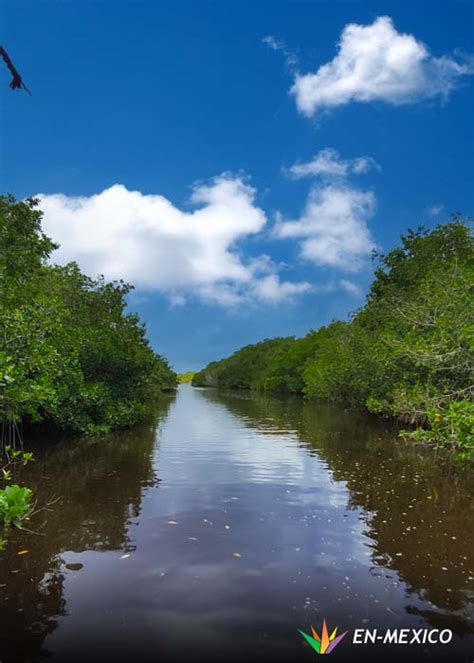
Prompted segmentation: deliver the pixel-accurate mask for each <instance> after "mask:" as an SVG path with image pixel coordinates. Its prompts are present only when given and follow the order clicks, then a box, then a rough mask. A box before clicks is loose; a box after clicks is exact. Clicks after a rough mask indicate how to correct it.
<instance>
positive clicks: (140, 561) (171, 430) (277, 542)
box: [45, 387, 468, 661]
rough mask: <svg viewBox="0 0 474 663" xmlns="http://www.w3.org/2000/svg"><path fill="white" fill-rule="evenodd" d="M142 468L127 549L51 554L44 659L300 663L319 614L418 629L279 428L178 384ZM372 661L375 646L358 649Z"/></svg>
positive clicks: (337, 504) (352, 512)
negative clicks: (57, 600) (54, 586)
mask: <svg viewBox="0 0 474 663" xmlns="http://www.w3.org/2000/svg"><path fill="white" fill-rule="evenodd" d="M111 463H113V459H111ZM153 463H154V469H155V472H156V474H157V476H158V477H159V479H160V483H158V484H157V485H155V486H151V487H144V488H143V489H142V500H141V508H140V512H139V513H138V515H135V516H134V515H133V512H130V514H131V515H130V519H129V525H128V539H129V543H128V544H127V545H126V546H125V547H124V548H123V549H121V550H108V551H106V552H100V553H99V552H96V551H94V550H89V551H85V552H72V551H70V552H65V553H64V554H62V560H63V563H64V565H66V564H67V565H68V567H69V568H67V569H65V571H66V575H65V583H64V596H65V599H66V606H67V615H66V616H65V617H62V618H60V619H59V628H58V629H56V630H55V631H53V633H52V634H51V635H50V636H49V637H47V639H46V642H45V646H46V649H48V650H50V651H53V652H56V654H57V655H58V656H59V659H56V658H55V659H54V660H61V661H62V660H71V659H72V658H73V657H74V656H76V655H77V656H78V658H81V657H84V656H85V655H86V650H87V651H88V652H89V653H90V652H92V651H93V652H94V653H95V655H98V654H97V652H99V653H100V652H102V653H103V654H104V655H105V653H107V652H108V653H110V651H109V649H110V647H111V644H110V643H111V642H113V652H114V658H115V660H122V657H123V660H127V659H128V657H135V656H136V653H137V651H140V657H139V658H138V659H137V660H148V658H147V657H148V656H149V660H159V657H160V656H162V657H165V659H166V657H172V656H173V655H176V656H178V655H183V656H184V655H186V657H187V658H189V657H192V655H193V654H195V653H196V652H201V654H202V655H203V656H205V658H207V659H208V660H211V659H212V658H213V657H215V660H224V658H223V652H225V659H226V660H229V656H230V654H229V642H230V641H231V640H232V642H233V644H232V651H233V652H234V654H235V656H236V659H237V658H241V657H242V656H247V658H248V656H249V653H250V654H252V655H253V656H256V655H257V654H258V656H259V658H260V660H263V658H265V657H266V656H268V657H269V660H270V659H271V660H280V659H281V660H293V658H294V657H295V656H303V655H306V656H308V652H307V651H306V650H305V649H304V648H302V644H301V642H300V639H299V637H298V635H297V629H298V628H308V627H309V625H310V624H312V623H314V624H315V626H317V625H319V624H320V622H321V621H322V618H323V617H326V618H327V619H328V620H329V621H330V623H331V624H341V627H343V628H349V629H352V628H358V627H362V626H367V627H377V628H385V627H387V628H388V627H389V628H396V627H399V628H400V627H408V628H420V627H422V626H426V625H429V624H428V622H427V621H426V619H425V618H424V617H423V616H422V615H420V614H409V613H408V612H407V605H409V606H411V608H410V609H411V611H412V612H413V613H416V611H423V610H424V611H428V612H429V613H430V612H436V610H435V606H434V605H431V604H430V603H429V601H422V600H421V599H420V598H419V597H417V595H416V594H413V595H411V596H409V590H410V588H409V586H408V585H406V584H405V583H404V582H403V581H401V580H400V578H399V575H398V574H397V572H395V571H394V570H391V569H389V568H388V567H387V566H375V565H374V561H373V558H374V555H375V552H376V550H375V549H376V545H377V541H376V540H375V539H374V532H373V530H371V528H370V523H369V522H368V521H367V514H366V513H365V512H364V511H362V510H361V509H360V508H357V507H356V508H353V507H351V506H349V493H348V489H347V482H346V481H344V480H339V481H338V480H335V479H334V477H333V472H332V471H330V470H329V469H328V464H327V462H326V461H325V460H323V459H322V457H321V456H319V455H318V454H316V453H315V452H314V451H313V452H311V453H310V452H309V449H308V448H307V447H306V446H304V445H303V444H302V440H301V436H300V435H298V434H297V432H296V430H295V429H292V428H291V427H290V426H288V427H287V428H285V426H284V425H282V422H281V421H278V422H277V421H274V420H272V418H271V417H269V416H266V417H264V418H263V419H262V422H261V423H259V424H258V425H256V423H255V419H252V420H250V419H247V418H246V417H245V416H243V417H240V416H236V415H235V414H233V413H232V412H231V411H230V410H229V409H228V408H227V407H226V406H225V405H224V404H222V403H220V402H219V400H218V399H217V398H209V397H208V395H207V394H206V393H204V392H201V391H196V390H192V389H191V388H189V387H185V388H182V389H181V390H180V394H179V396H178V398H177V400H176V401H175V402H174V403H173V404H172V406H171V408H170V410H169V413H168V416H167V417H166V418H165V420H164V421H163V422H162V424H161V427H160V431H159V434H158V436H157V444H156V447H155V451H154V460H153ZM122 471H123V470H122ZM124 555H126V556H125V557H124ZM385 559H390V557H389V556H386V557H385ZM80 564H82V565H83V566H82V568H80V567H79V565H80ZM442 627H444V626H442ZM467 645H468V643H467V641H465V640H463V641H460V643H458V644H457V645H456V646H458V647H459V648H460V651H461V650H462V651H467V649H466V647H467ZM108 648H109V649H108ZM341 649H342V646H341ZM453 651H454V650H453ZM350 652H351V647H350V646H349V647H347V649H346V653H347V654H348V655H349V654H350ZM386 653H387V651H386V649H384V650H382V654H383V655H386ZM418 654H419V655H420V656H421V653H420V652H418ZM371 656H373V657H375V658H377V657H380V652H379V651H378V650H377V648H373V649H372V650H371V651H367V650H366V649H364V658H365V659H366V660H367V659H369V658H370V657H371ZM94 660H95V659H94ZM183 660H184V659H183ZM252 660H253V659H252ZM255 660H256V659H255ZM370 660H371V659H370ZM418 660H419V659H418Z"/></svg>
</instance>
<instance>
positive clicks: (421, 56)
mask: <svg viewBox="0 0 474 663" xmlns="http://www.w3.org/2000/svg"><path fill="white" fill-rule="evenodd" d="M473 73H474V65H473V60H472V58H465V59H464V60H460V59H459V58H458V59H457V60H456V59H454V58H452V57H448V56H442V57H434V56H433V55H431V54H430V52H429V50H428V48H427V47H426V46H425V45H424V44H423V43H422V42H421V41H419V40H417V39H416V38H415V37H414V36H413V35H410V34H403V33H400V32H397V30H396V28H395V27H394V25H393V22H392V19H391V18H390V17H388V16H381V17H379V18H377V19H376V20H375V21H374V22H373V23H372V24H370V25H358V24H356V23H351V24H348V25H346V26H345V27H344V29H343V31H342V34H341V37H340V40H339V44H338V52H337V55H336V56H335V57H334V59H333V60H331V61H330V62H328V63H326V64H324V65H322V66H320V67H319V69H318V70H317V71H316V73H309V74H297V75H296V77H295V81H294V84H293V87H292V88H291V93H292V94H293V95H294V96H295V98H296V103H297V107H298V109H299V110H300V111H301V112H302V113H303V114H305V115H307V116H311V115H313V114H314V113H315V112H317V111H318V110H320V109H327V108H334V107H337V106H342V105H343V104H347V103H349V102H351V101H359V102H370V101H384V102H386V103H389V104H394V105H399V104H413V103H416V102H418V101H420V100H421V99H428V98H433V97H436V96H442V97H447V96H448V95H449V93H450V92H451V91H452V89H453V88H454V87H455V85H456V83H457V82H458V80H459V78H460V77H461V76H464V75H468V74H473Z"/></svg>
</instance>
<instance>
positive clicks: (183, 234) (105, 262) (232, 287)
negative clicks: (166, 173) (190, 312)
mask: <svg viewBox="0 0 474 663" xmlns="http://www.w3.org/2000/svg"><path fill="white" fill-rule="evenodd" d="M255 194H256V192H255V189H253V188H252V187H251V186H250V185H249V184H248V183H246V182H245V181H244V180H243V179H242V178H240V177H235V176H231V175H221V176H219V177H217V178H215V179H214V180H212V182H211V183H210V184H200V185H198V186H195V187H194V189H193V194H192V198H191V202H192V204H193V206H194V208H193V209H190V210H185V211H183V210H181V209H179V208H177V207H176V206H175V205H173V203H171V202H170V201H169V200H168V199H167V198H165V197H164V196H161V195H145V194H142V193H141V192H139V191H129V190H128V189H127V188H126V187H124V186H122V185H118V184H117V185H114V186H112V187H110V188H108V189H105V190H104V191H102V192H101V193H98V194H96V195H92V196H89V197H76V196H66V195H63V194H52V195H43V194H39V196H38V197H39V198H40V200H41V208H42V210H43V211H44V219H43V227H44V230H45V232H46V233H47V234H48V235H50V236H51V237H53V238H54V239H55V240H56V241H58V242H59V244H60V248H59V249H58V250H57V251H56V252H55V253H54V254H53V260H54V261H55V262H58V263H60V264H65V263H67V262H69V261H71V260H74V261H76V262H77V263H78V264H79V265H80V267H81V268H82V269H83V270H84V271H85V272H86V273H88V274H91V275H95V274H104V276H105V277H106V278H107V279H120V278H123V279H124V280H126V281H129V282H131V283H133V284H135V285H136V286H139V287H142V288H146V289H151V290H156V291H159V292H162V293H163V294H165V295H167V296H168V297H169V299H170V301H171V302H172V303H173V304H174V305H181V304H183V303H184V302H185V301H186V299H187V298H188V297H189V296H197V297H198V298H200V299H202V300H205V301H208V302H212V303H217V304H220V305H224V306H232V305H235V304H239V303H241V302H244V301H249V300H251V299H257V300H260V301H268V302H276V301H280V300H283V299H286V298H288V297H291V296H293V295H296V294H299V293H302V292H306V291H308V290H310V289H311V286H310V284H309V283H306V282H303V283H290V282H285V281H281V280H280V277H279V275H278V267H277V265H275V264H274V263H273V262H272V261H271V260H270V258H268V256H259V257H258V258H245V257H244V256H242V255H241V252H240V251H239V247H238V242H239V240H243V239H245V238H247V237H250V236H254V235H257V234H258V233H260V232H261V231H262V230H263V228H264V226H265V224H266V221H267V219H266V215H265V213H264V212H263V210H261V209H260V208H259V207H257V206H256V204H255Z"/></svg>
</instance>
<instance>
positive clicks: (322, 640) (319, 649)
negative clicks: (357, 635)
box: [298, 619, 347, 654]
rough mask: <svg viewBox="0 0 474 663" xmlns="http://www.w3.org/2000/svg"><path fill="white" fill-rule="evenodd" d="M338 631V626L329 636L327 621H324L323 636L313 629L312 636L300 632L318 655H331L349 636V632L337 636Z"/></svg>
mask: <svg viewBox="0 0 474 663" xmlns="http://www.w3.org/2000/svg"><path fill="white" fill-rule="evenodd" d="M337 629H338V627H337V626H336V628H335V629H334V631H333V632H332V633H331V635H329V631H328V627H327V624H326V620H325V619H323V630H322V632H321V636H319V635H318V634H317V633H316V631H315V630H314V628H313V627H311V633H312V634H313V635H312V636H311V635H308V634H307V633H305V632H304V631H301V630H300V631H299V632H300V633H301V635H302V636H303V638H304V639H305V640H306V642H308V643H309V644H310V645H311V647H312V648H313V649H314V651H315V652H316V654H330V653H331V652H332V651H333V650H334V649H335V648H336V647H337V645H338V644H339V643H340V642H341V640H342V639H343V638H344V636H345V635H347V631H344V633H341V634H340V635H337ZM298 630H299V629H298Z"/></svg>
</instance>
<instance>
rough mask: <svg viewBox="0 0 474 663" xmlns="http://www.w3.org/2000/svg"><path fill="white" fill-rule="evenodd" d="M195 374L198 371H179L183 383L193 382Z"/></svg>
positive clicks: (180, 380)
mask: <svg viewBox="0 0 474 663" xmlns="http://www.w3.org/2000/svg"><path fill="white" fill-rule="evenodd" d="M195 375H196V371H188V372H187V373H178V381H179V382H180V383H181V384H185V383H189V382H192V380H193V378H194V376H195Z"/></svg>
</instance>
